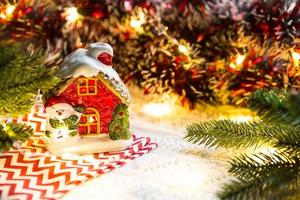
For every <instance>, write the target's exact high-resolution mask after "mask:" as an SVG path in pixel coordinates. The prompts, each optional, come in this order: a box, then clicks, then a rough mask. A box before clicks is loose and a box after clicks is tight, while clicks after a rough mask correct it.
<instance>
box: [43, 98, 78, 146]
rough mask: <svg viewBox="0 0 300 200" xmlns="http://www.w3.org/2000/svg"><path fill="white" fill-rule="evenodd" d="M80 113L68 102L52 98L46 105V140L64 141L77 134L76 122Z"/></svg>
mask: <svg viewBox="0 0 300 200" xmlns="http://www.w3.org/2000/svg"><path fill="white" fill-rule="evenodd" d="M80 117H81V113H80V112H78V111H76V110H75V109H74V108H73V107H72V106H71V105H70V104H67V103H64V102H62V101H60V100H58V99H57V100H56V99H55V98H52V99H51V101H48V104H47V105H46V120H47V125H46V130H47V131H46V133H45V134H46V136H47V137H48V138H47V140H54V141H57V142H59V141H61V142H63V141H65V140H66V139H67V138H70V137H76V136H78V130H77V128H78V123H79V119H80Z"/></svg>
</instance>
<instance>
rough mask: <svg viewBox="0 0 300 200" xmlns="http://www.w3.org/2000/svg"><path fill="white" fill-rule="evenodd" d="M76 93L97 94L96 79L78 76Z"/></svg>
mask: <svg viewBox="0 0 300 200" xmlns="http://www.w3.org/2000/svg"><path fill="white" fill-rule="evenodd" d="M77 93H78V95H81V96H82V95H95V94H97V79H95V78H79V79H78V82H77Z"/></svg>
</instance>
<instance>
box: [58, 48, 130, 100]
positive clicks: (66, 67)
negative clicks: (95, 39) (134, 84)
mask: <svg viewBox="0 0 300 200" xmlns="http://www.w3.org/2000/svg"><path fill="white" fill-rule="evenodd" d="M95 46H96V45H95V44H91V45H90V47H91V48H93V47H95ZM98 47H99V46H97V48H98ZM106 47H107V46H106ZM109 47H110V46H109ZM110 48H111V47H110ZM90 50H91V49H89V50H87V49H77V50H76V51H75V52H73V53H71V54H70V55H68V56H67V57H66V58H65V60H64V62H63V64H62V68H61V69H60V70H59V72H58V76H59V77H61V78H63V79H67V78H76V77H79V76H85V77H93V76H97V75H98V74H99V73H102V74H103V75H104V79H106V80H108V81H109V82H110V83H111V85H112V86H113V88H114V89H115V90H116V91H117V92H118V93H119V94H120V95H121V96H122V97H124V98H125V99H126V101H127V103H129V102H130V94H129V91H128V89H127V87H126V85H125V84H124V83H123V81H122V80H121V78H120V77H119V75H118V73H117V72H116V71H115V70H114V69H113V68H112V66H108V65H105V64H103V63H101V62H100V61H98V60H97V59H96V58H94V57H92V56H91V55H93V54H95V51H97V52H99V53H101V52H103V51H105V49H104V50H103V49H102V50H101V49H100V48H98V49H95V50H94V52H93V53H92V54H91V53H89V51H90ZM97 52H96V53H97ZM109 53H110V52H109Z"/></svg>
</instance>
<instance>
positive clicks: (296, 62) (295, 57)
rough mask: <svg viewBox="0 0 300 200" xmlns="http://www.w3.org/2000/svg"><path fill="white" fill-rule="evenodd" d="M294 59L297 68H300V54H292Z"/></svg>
mask: <svg viewBox="0 0 300 200" xmlns="http://www.w3.org/2000/svg"><path fill="white" fill-rule="evenodd" d="M292 57H293V60H294V64H295V65H296V66H299V60H300V53H298V52H295V51H293V52H292Z"/></svg>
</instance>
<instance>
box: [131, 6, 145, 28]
mask: <svg viewBox="0 0 300 200" xmlns="http://www.w3.org/2000/svg"><path fill="white" fill-rule="evenodd" d="M145 22H146V19H145V15H144V13H143V11H142V10H140V11H139V12H138V14H137V15H136V16H133V17H131V19H130V26H131V27H132V28H134V29H135V30H136V31H138V32H141V31H142V25H143V24H144V23H145Z"/></svg>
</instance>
